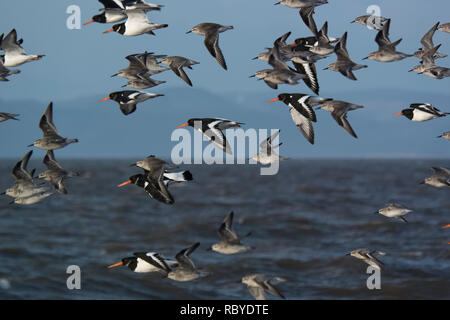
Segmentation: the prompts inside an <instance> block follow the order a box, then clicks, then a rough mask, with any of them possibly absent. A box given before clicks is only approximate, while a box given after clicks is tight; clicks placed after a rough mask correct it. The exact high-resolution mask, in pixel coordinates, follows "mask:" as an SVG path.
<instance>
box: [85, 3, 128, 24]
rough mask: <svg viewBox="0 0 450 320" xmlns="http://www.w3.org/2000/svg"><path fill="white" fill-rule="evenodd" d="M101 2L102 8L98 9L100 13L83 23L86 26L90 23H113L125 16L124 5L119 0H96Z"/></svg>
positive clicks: (123, 18)
mask: <svg viewBox="0 0 450 320" xmlns="http://www.w3.org/2000/svg"><path fill="white" fill-rule="evenodd" d="M98 1H99V2H100V3H102V4H103V6H104V8H103V9H100V11H101V13H100V14H97V15H95V16H93V17H92V19H91V20H89V21H88V22H86V23H84V24H83V25H84V26H86V25H88V24H90V23H93V22H97V23H115V22H119V21H122V20H125V19H126V18H127V15H126V13H125V6H124V5H123V3H122V1H120V0H98Z"/></svg>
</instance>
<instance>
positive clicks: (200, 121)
mask: <svg viewBox="0 0 450 320" xmlns="http://www.w3.org/2000/svg"><path fill="white" fill-rule="evenodd" d="M242 124H244V123H242V122H236V121H231V120H227V119H222V118H192V119H189V120H188V121H187V122H186V123H184V124H182V125H179V126H178V127H177V128H182V127H186V126H191V127H193V128H194V129H196V130H198V131H200V132H201V133H202V134H203V135H204V136H205V137H206V138H207V139H208V140H209V141H211V143H213V144H214V145H215V146H217V147H219V148H220V149H221V150H222V151H224V152H226V153H228V154H232V151H231V147H230V144H229V143H228V141H227V139H226V138H225V135H224V134H223V132H222V130H226V129H229V128H235V127H237V128H238V127H240V126H241V125H242Z"/></svg>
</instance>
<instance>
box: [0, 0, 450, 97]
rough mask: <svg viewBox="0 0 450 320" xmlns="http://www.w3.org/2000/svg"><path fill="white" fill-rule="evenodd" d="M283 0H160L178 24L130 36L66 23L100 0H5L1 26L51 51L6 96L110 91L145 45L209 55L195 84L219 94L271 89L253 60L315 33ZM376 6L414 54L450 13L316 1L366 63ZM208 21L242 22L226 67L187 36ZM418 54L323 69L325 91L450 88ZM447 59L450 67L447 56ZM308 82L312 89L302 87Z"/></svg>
mask: <svg viewBox="0 0 450 320" xmlns="http://www.w3.org/2000/svg"><path fill="white" fill-rule="evenodd" d="M154 2H157V1H156V0H154ZM274 2H276V1H275V0H261V1H250V0H239V1H238V0H227V1H210V0H195V1H173V0H172V1H167V0H165V1H159V2H158V3H160V4H163V5H165V7H164V9H163V10H162V11H161V12H151V13H149V17H150V20H152V21H155V22H157V23H168V24H169V27H168V28H166V29H162V30H158V31H157V32H156V33H157V36H156V37H155V36H150V35H143V36H138V37H123V36H121V35H119V34H116V33H110V34H106V35H104V34H102V31H104V30H107V29H108V28H109V26H110V25H105V24H90V25H88V26H86V27H83V28H82V29H81V30H68V29H67V28H66V20H67V17H68V14H66V9H67V7H68V6H69V5H71V4H75V5H79V6H80V8H81V14H82V21H83V22H85V21H87V20H89V19H90V18H91V16H92V15H94V14H96V13H97V11H98V9H99V8H100V7H101V4H100V3H99V2H98V1H95V0H92V1H88V0H83V1H80V0H78V1H77V0H70V1H67V0H65V1H62V0H59V1H50V0H43V1H26V0H16V1H7V2H5V3H2V10H1V13H0V15H1V19H0V30H1V31H2V32H5V33H7V32H9V30H10V29H12V28H16V29H17V31H18V33H19V36H20V37H23V39H24V40H25V42H24V48H25V50H26V51H27V52H29V53H38V54H46V55H47V56H46V57H45V58H44V60H42V61H40V62H34V63H30V64H27V65H23V66H21V67H19V69H21V70H22V74H21V75H20V76H16V77H14V79H13V80H14V81H11V82H10V83H7V84H3V83H2V86H1V88H0V90H1V92H2V94H1V96H2V98H3V99H7V100H12V99H16V98H18V97H20V98H29V99H37V100H42V101H47V100H49V99H71V98H76V97H80V96H89V95H100V96H101V95H103V93H104V92H110V91H114V90H116V89H118V88H120V86H121V85H122V84H123V83H124V82H123V79H120V78H112V79H111V78H110V77H109V76H110V75H111V74H113V73H115V72H116V71H117V70H118V69H121V68H122V67H125V66H126V60H124V57H125V56H126V55H128V54H132V53H136V52H141V51H145V50H148V51H154V52H157V53H165V54H169V55H182V56H186V57H190V58H192V59H194V60H197V61H200V65H198V66H195V68H194V70H193V71H190V73H189V74H190V76H191V78H192V81H193V83H194V85H195V87H198V88H202V89H207V90H210V91H213V92H235V91H241V90H245V91H250V92H252V91H256V92H261V91H263V92H264V91H269V92H270V89H269V88H266V87H265V85H264V84H263V83H261V82H258V81H255V80H254V79H249V78H248V76H249V75H251V74H253V73H254V72H255V71H257V70H260V69H264V68H265V67H266V65H265V64H264V63H263V62H260V61H252V60H251V58H252V57H254V56H255V55H256V54H257V53H258V52H260V51H262V50H263V49H264V48H265V47H266V46H270V45H271V44H272V43H273V40H274V39H275V38H276V37H278V36H280V35H281V34H283V33H285V32H286V31H292V36H291V38H292V39H294V37H300V36H307V35H309V34H310V32H309V30H308V29H307V28H306V27H305V25H304V24H303V22H302V21H301V20H300V17H299V15H298V11H297V10H295V9H291V8H287V7H284V6H274V5H273V3H274ZM374 4H375V5H379V6H380V8H381V13H382V15H384V16H387V17H391V18H392V19H393V20H392V24H391V38H392V39H393V40H397V39H398V38H400V37H401V38H403V42H402V43H401V44H400V45H399V47H398V49H399V50H400V51H403V52H407V53H411V52H413V51H414V50H417V49H418V48H419V47H420V44H419V40H420V38H421V37H422V35H423V34H424V33H425V31H426V30H427V29H429V28H430V27H431V26H432V25H433V24H434V23H435V22H437V21H441V22H447V21H446V20H450V17H449V15H448V12H450V2H449V1H447V0H434V1H433V5H434V6H430V4H429V3H428V2H426V1H418V0H408V1H406V0H398V1H373V0H370V1H353V0H329V4H328V5H324V6H321V7H319V8H317V10H316V15H315V19H316V21H317V24H318V25H319V26H320V25H321V24H322V23H323V22H324V21H325V20H328V22H329V33H330V35H331V36H336V37H337V36H340V35H342V34H343V33H344V32H345V31H348V32H349V36H348V49H349V52H350V55H351V57H352V58H353V59H354V60H355V61H357V62H358V61H361V59H362V58H364V57H366V56H367V54H368V53H370V52H372V51H375V50H376V44H375V42H374V41H373V40H374V37H375V34H376V33H375V32H374V31H371V30H368V29H366V28H364V27H363V26H361V25H358V24H350V23H349V22H350V21H351V20H353V18H354V17H356V16H358V15H362V14H365V12H366V9H367V7H368V6H370V5H374ZM206 21H210V22H217V23H221V24H226V25H233V26H234V28H235V29H234V30H231V31H227V32H225V33H223V34H221V39H220V43H221V47H222V49H223V51H224V54H225V57H226V60H227V63H228V65H229V71H225V70H222V69H221V68H220V67H219V66H218V64H217V63H216V62H215V60H214V59H213V58H212V57H211V56H210V55H209V53H208V52H207V51H206V49H205V47H204V46H203V39H202V37H201V36H199V35H195V34H185V32H186V31H187V30H189V29H190V28H191V27H192V26H194V25H196V24H198V23H201V22H206ZM435 43H442V47H441V51H443V52H450V35H448V34H445V33H442V32H437V34H436V37H435ZM333 59H334V57H333V56H332V57H330V58H328V59H326V60H324V61H321V62H320V63H319V64H318V66H319V67H320V69H323V68H324V67H326V66H327V65H328V64H329V63H331V62H333ZM417 62H418V61H417V59H412V58H411V59H406V60H404V61H401V62H397V63H392V64H380V63H376V62H372V61H368V62H367V63H368V65H369V68H368V69H366V70H362V71H360V72H358V73H357V77H358V79H359V81H357V82H352V81H350V80H347V79H345V78H343V77H341V76H340V75H339V74H337V73H334V72H332V71H323V72H320V80H321V86H322V92H323V93H322V94H326V93H328V92H330V93H334V92H338V91H341V90H345V91H351V90H358V89H369V88H374V89H375V90H376V88H384V87H388V88H391V87H395V88H399V89H414V88H421V89H422V90H427V91H430V92H441V93H442V92H445V91H447V90H448V88H449V85H448V80H447V81H446V80H443V81H436V80H433V79H428V78H426V77H420V76H418V75H416V74H413V73H405V72H406V71H407V70H409V69H410V68H411V67H412V66H414V65H415V64H416V63H417ZM439 63H440V64H443V65H448V58H447V59H444V60H440V61H439ZM155 78H157V79H162V80H167V81H168V83H167V84H165V85H164V88H168V87H172V86H175V87H176V86H181V85H183V83H182V82H180V81H181V80H180V79H178V78H176V77H174V76H173V74H170V73H166V74H161V75H159V76H155ZM160 88H162V86H160V87H156V88H153V91H158V90H159V89H160ZM299 88H301V89H302V90H305V88H303V87H302V86H300V87H299ZM289 89H290V88H289Z"/></svg>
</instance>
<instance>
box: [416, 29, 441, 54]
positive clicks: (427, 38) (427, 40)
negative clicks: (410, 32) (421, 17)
mask: <svg viewBox="0 0 450 320" xmlns="http://www.w3.org/2000/svg"><path fill="white" fill-rule="evenodd" d="M438 27H439V22H437V23H436V24H435V25H434V26H433V27H432V28H431V29H430V30H429V31H428V32H427V33H425V35H424V36H423V38H422V39H421V40H420V43H421V44H422V48H420V49H419V50H418V51H416V52H415V53H414V56H415V57H416V58H419V59H423V57H424V55H425V54H426V53H427V52H428V51H430V50H432V49H433V48H434V47H435V46H434V42H433V36H434V33H435V32H436V30H437V29H438ZM445 57H447V55H446V54H442V53H438V52H436V53H434V54H433V58H434V59H439V58H445Z"/></svg>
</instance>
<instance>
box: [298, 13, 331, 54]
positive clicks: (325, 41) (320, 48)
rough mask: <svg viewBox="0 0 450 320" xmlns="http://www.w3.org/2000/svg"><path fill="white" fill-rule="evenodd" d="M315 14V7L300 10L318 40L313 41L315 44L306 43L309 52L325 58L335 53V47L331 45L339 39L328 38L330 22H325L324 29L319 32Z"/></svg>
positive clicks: (301, 15)
mask: <svg viewBox="0 0 450 320" xmlns="http://www.w3.org/2000/svg"><path fill="white" fill-rule="evenodd" d="M313 14H314V7H308V8H304V9H300V17H301V18H302V20H303V22H304V23H305V25H306V26H307V27H308V28H309V29H310V30H311V32H312V33H313V34H314V37H315V38H316V41H313V42H314V43H313V44H308V43H305V46H306V47H309V51H311V52H313V53H315V54H318V55H324V56H326V55H329V54H331V53H333V52H334V47H333V46H332V45H331V43H332V42H336V41H338V39H335V38H329V37H328V21H325V23H324V24H323V26H322V28H321V29H320V30H317V25H316V22H315V21H314V17H313ZM295 45H298V42H296V43H295Z"/></svg>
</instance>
